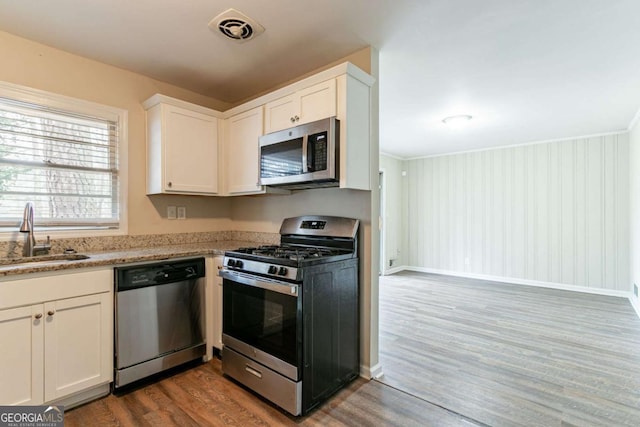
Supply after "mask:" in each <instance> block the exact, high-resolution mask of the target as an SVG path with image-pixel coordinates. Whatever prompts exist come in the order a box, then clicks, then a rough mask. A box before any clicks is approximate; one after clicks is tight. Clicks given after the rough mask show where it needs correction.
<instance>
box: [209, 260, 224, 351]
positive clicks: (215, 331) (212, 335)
mask: <svg viewBox="0 0 640 427" xmlns="http://www.w3.org/2000/svg"><path fill="white" fill-rule="evenodd" d="M222 261H223V257H221V256H215V257H211V258H208V259H207V272H210V273H207V354H208V355H209V356H210V352H212V350H213V348H216V349H217V350H222V277H220V276H218V271H219V270H220V269H221V268H222Z"/></svg>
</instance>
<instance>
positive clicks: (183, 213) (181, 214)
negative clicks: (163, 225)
mask: <svg viewBox="0 0 640 427" xmlns="http://www.w3.org/2000/svg"><path fill="white" fill-rule="evenodd" d="M178 219H187V208H186V206H178Z"/></svg>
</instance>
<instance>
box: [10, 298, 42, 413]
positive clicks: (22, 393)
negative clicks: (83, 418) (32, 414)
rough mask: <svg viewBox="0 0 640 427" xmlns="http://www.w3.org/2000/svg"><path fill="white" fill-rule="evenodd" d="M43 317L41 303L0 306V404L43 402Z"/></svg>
mask: <svg viewBox="0 0 640 427" xmlns="http://www.w3.org/2000/svg"><path fill="white" fill-rule="evenodd" d="M38 316H40V318H39V319H37V317H38ZM44 321H45V317H44V316H43V306H42V304H38V305H33V306H28V307H20V308H12V309H8V310H0V343H2V350H1V351H0V384H2V385H1V386H0V405H39V404H41V403H42V402H43V397H44V392H43V383H44V376H43V359H42V358H43V331H44V326H43V323H44Z"/></svg>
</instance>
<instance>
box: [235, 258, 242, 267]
mask: <svg viewBox="0 0 640 427" xmlns="http://www.w3.org/2000/svg"><path fill="white" fill-rule="evenodd" d="M243 266H244V263H243V262H242V261H240V260H239V259H237V260H236V268H242V267H243Z"/></svg>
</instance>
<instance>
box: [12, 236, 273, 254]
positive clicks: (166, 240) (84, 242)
mask: <svg viewBox="0 0 640 427" xmlns="http://www.w3.org/2000/svg"><path fill="white" fill-rule="evenodd" d="M229 240H233V241H243V242H252V243H255V244H258V245H268V244H277V243H279V241H280V235H279V234H277V233H259V232H249V231H210V232H202V233H174V234H147V235H140V236H103V237H80V238H69V239H52V240H51V250H50V251H49V253H50V254H60V253H63V252H64V250H65V249H68V248H72V249H75V250H76V252H78V253H85V252H86V253H93V252H107V251H120V250H127V249H135V248H149V247H159V246H170V245H185V244H192V243H207V242H220V241H229ZM23 244H24V239H21V240H19V241H6V242H0V258H15V257H21V256H22V247H23Z"/></svg>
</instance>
